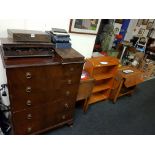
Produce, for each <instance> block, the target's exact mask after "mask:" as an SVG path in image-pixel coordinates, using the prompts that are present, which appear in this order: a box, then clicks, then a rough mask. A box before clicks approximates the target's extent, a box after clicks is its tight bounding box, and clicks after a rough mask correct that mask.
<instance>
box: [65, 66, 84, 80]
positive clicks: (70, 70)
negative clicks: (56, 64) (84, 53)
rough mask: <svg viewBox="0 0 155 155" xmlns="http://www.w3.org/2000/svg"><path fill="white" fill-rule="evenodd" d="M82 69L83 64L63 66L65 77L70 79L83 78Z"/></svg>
mask: <svg viewBox="0 0 155 155" xmlns="http://www.w3.org/2000/svg"><path fill="white" fill-rule="evenodd" d="M82 69H83V64H82V63H81V64H79V63H78V64H77V63H72V64H64V65H62V71H63V76H66V77H70V78H73V77H79V76H81V73H82Z"/></svg>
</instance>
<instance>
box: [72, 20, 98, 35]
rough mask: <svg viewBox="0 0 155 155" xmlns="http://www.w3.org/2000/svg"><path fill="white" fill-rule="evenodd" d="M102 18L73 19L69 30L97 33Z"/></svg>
mask: <svg viewBox="0 0 155 155" xmlns="http://www.w3.org/2000/svg"><path fill="white" fill-rule="evenodd" d="M100 23H101V19H71V20H70V26H69V32H70V33H79V34H92V35H96V34H97V32H98V29H99V26H100Z"/></svg>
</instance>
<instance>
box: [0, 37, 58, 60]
mask: <svg viewBox="0 0 155 155" xmlns="http://www.w3.org/2000/svg"><path fill="white" fill-rule="evenodd" d="M0 40H1V43H2V47H1V52H2V54H3V57H4V58H5V59H7V58H18V57H45V56H46V57H47V56H53V53H54V51H55V50H54V44H52V43H36V42H29V43H28V42H14V41H13V40H12V39H11V38H1V39H0Z"/></svg>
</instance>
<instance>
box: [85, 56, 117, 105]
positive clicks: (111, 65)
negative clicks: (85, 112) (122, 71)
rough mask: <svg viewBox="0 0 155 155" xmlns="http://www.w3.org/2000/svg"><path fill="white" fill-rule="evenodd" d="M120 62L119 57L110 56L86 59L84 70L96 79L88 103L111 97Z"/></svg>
mask: <svg viewBox="0 0 155 155" xmlns="http://www.w3.org/2000/svg"><path fill="white" fill-rule="evenodd" d="M118 64H119V61H118V59H117V58H114V57H110V56H101V57H94V58H90V59H86V62H85V65H84V70H85V71H87V72H88V73H89V74H90V76H91V77H93V78H94V80H95V84H94V87H93V90H92V94H91V96H90V98H89V100H88V102H87V104H88V105H90V104H92V103H95V102H98V101H101V100H105V99H108V98H109V95H110V91H111V89H112V86H113V81H114V76H115V74H116V73H117V67H118Z"/></svg>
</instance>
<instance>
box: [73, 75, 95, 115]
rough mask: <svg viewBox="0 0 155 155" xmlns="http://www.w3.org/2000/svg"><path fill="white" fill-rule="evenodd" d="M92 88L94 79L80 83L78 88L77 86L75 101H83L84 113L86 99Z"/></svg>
mask: <svg viewBox="0 0 155 155" xmlns="http://www.w3.org/2000/svg"><path fill="white" fill-rule="evenodd" d="M93 86H94V79H93V78H91V77H89V78H88V79H85V80H81V81H80V86H79V91H78V95H77V99H76V101H80V100H85V102H84V105H83V111H84V112H86V111H87V109H88V98H89V97H90V95H91V93H92V89H93Z"/></svg>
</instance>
